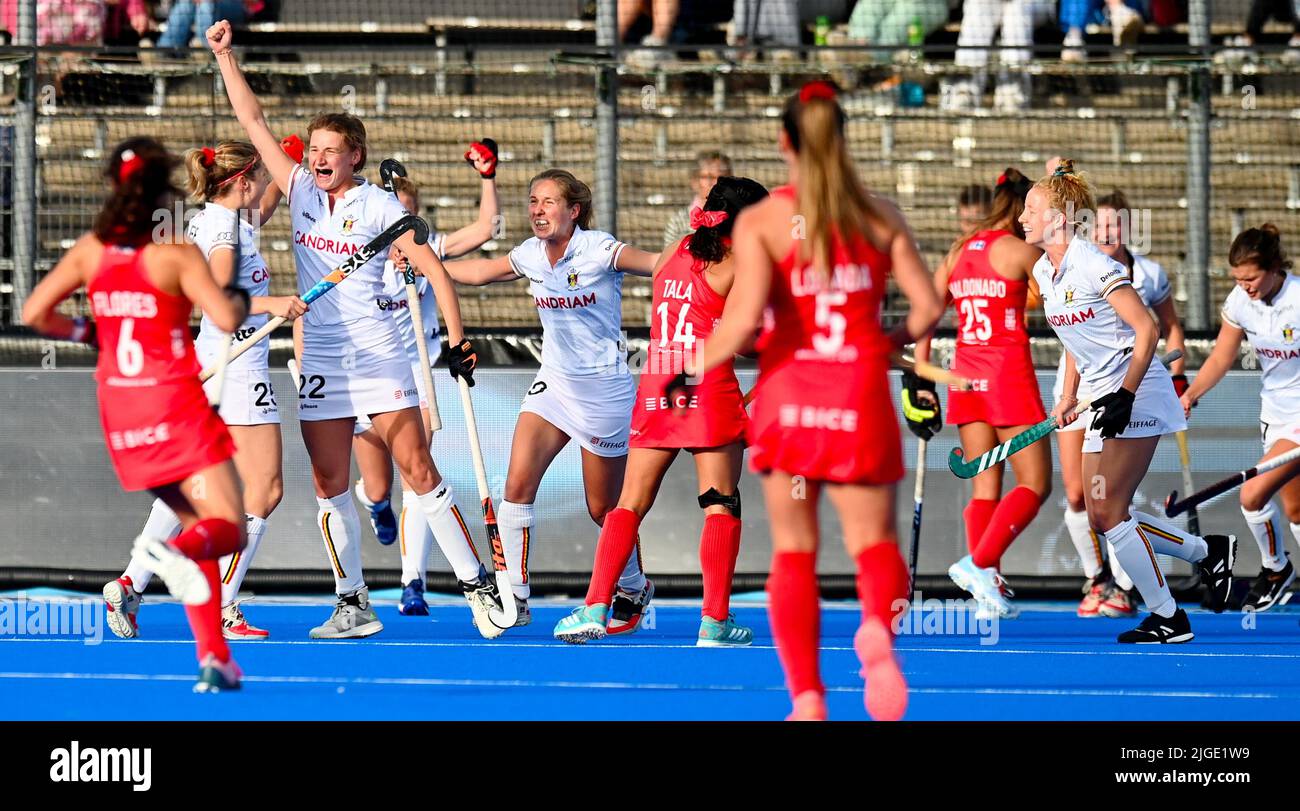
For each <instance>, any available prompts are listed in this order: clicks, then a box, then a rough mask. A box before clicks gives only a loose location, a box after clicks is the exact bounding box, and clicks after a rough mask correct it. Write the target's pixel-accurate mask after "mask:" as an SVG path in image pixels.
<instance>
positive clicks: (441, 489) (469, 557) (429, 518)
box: [415, 479, 483, 581]
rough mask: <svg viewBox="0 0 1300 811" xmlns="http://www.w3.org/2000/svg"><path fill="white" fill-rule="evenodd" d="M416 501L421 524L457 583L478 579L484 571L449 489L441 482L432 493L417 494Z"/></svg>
mask: <svg viewBox="0 0 1300 811" xmlns="http://www.w3.org/2000/svg"><path fill="white" fill-rule="evenodd" d="M415 500H416V501H418V502H419V504H420V509H421V510H423V511H424V520H425V522H426V523H427V524H428V525H429V529H430V531H432V532H433V539H434V540H435V541H437V542H438V548H439V549H441V550H442V554H443V557H445V558H446V559H447V560H448V562H450V563H451V569H452V571H453V572H455V573H456V579H457V580H466V581H468V580H474V579H475V578H477V577H478V576H479V572H481V571H482V570H483V564H482V563H481V562H480V561H479V558H478V551H477V550H476V549H474V541H473V539H471V538H470V535H469V527H468V526H466V524H465V518H464V517H463V516H462V515H461V514H460V510H459V509H458V508H457V507H456V497H455V496H454V495H452V492H451V485H450V484H448V483H447V481H446V480H445V479H444V480H443V481H441V482H439V483H438V486H437V487H435V488H433V490H432V491H431V492H428V493H425V494H423V495H420V494H416V496H415ZM425 558H426V559H427V558H428V555H425Z"/></svg>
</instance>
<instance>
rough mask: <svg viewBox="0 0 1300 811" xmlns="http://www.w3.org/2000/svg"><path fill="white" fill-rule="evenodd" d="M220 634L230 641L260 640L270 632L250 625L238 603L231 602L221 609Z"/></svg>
mask: <svg viewBox="0 0 1300 811" xmlns="http://www.w3.org/2000/svg"><path fill="white" fill-rule="evenodd" d="M221 635H222V636H224V637H225V638H226V639H227V640H231V641H241V642H261V641H262V640H264V639H266V638H267V637H268V636H270V635H271V633H270V632H269V631H264V630H262V629H261V628H257V627H255V626H253V625H250V624H249V622H248V620H246V619H244V612H243V611H240V610H239V603H231V604H230V605H228V606H226V607H225V608H223V609H221Z"/></svg>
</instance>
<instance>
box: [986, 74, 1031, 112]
mask: <svg viewBox="0 0 1300 811" xmlns="http://www.w3.org/2000/svg"><path fill="white" fill-rule="evenodd" d="M993 106H994V108H995V109H997V110H998V111H999V112H1003V113H1018V112H1020V111H1021V110H1023V109H1025V108H1026V107H1027V106H1029V94H1028V93H1026V92H1025V87H1024V82H1023V81H1021V80H1020V79H1008V80H1006V81H1001V82H998V86H997V88H995V89H994V91H993Z"/></svg>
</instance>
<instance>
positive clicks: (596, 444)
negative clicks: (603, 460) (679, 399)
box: [519, 367, 636, 457]
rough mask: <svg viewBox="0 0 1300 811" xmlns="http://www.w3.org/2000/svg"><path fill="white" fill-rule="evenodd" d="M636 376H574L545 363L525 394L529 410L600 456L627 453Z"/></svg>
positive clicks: (616, 455)
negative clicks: (559, 371) (551, 367)
mask: <svg viewBox="0 0 1300 811" xmlns="http://www.w3.org/2000/svg"><path fill="white" fill-rule="evenodd" d="M635 402H636V380H635V379H633V377H632V375H630V374H624V375H616V376H613V377H570V376H568V375H564V374H560V373H558V372H552V371H551V370H549V369H547V368H545V367H543V368H541V369H539V370H538V372H537V377H535V378H533V384H532V385H531V386H529V387H528V393H527V394H525V395H524V402H523V405H522V406H521V407H520V409H519V410H520V411H521V412H522V411H529V412H532V413H533V414H536V415H537V416H539V417H541V418H542V419H544V420H546V421H547V422H549V423H550V424H551V425H554V426H555V427H556V428H559V429H560V430H561V431H563V432H564V433H566V434H568V435H569V436H570V437H571V438H572V439H574V440H575V441H577V443H578V444H579V445H581V446H582V447H583V448H585V449H586V450H588V451H591V452H592V453H594V454H596V455H597V456H606V457H618V456H626V455H627V438H628V431H629V429H630V428H631V427H632V406H633V404H634V403H635Z"/></svg>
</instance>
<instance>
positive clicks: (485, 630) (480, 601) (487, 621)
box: [460, 568, 522, 639]
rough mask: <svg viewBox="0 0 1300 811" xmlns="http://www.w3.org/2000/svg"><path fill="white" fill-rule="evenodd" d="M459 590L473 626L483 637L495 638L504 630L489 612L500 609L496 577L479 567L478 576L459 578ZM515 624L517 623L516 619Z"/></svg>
mask: <svg viewBox="0 0 1300 811" xmlns="http://www.w3.org/2000/svg"><path fill="white" fill-rule="evenodd" d="M460 590H461V591H462V592H464V594H465V602H467V603H469V610H470V611H471V612H473V615H474V627H475V628H477V629H478V632H479V634H480V635H482V637H483V638H484V639H496V638H497V637H499V636H501V635H502V634H504V633H505V632H506V629H505V628H498V627H497V626H496V624H495V623H493V622H492V616H491V612H493V611H498V612H499V611H500V610H501V596H500V595H499V594H498V593H497V583H496V579H495V578H494V577H492V576H491V575H489V574H488V573H487V570H486V569H483V568H480V569H479V575H478V577H476V578H474V579H473V580H469V581H466V580H461V581H460ZM511 596H512V597H513V596H514V595H511ZM521 616H522V615H521ZM515 624H516V625H518V624H519V623H518V621H516V622H515Z"/></svg>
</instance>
